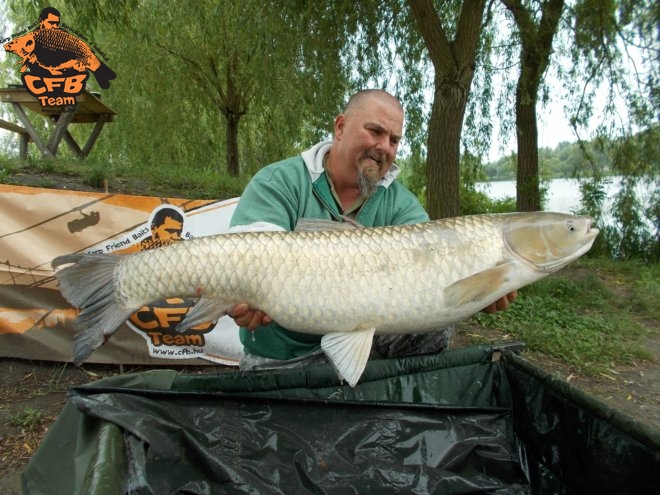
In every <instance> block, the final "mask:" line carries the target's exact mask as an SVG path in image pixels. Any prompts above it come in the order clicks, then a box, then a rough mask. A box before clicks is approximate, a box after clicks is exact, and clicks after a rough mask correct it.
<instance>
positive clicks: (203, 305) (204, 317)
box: [176, 297, 231, 332]
mask: <svg viewBox="0 0 660 495" xmlns="http://www.w3.org/2000/svg"><path fill="white" fill-rule="evenodd" d="M230 309H231V306H227V305H226V304H223V303H222V302H221V301H219V300H217V299H210V298H206V297H202V298H200V299H199V301H197V302H196V303H195V305H194V306H193V307H192V308H191V309H190V311H188V313H187V314H186V316H185V318H184V319H183V320H182V321H181V323H179V324H178V325H177V327H176V331H177V332H185V331H186V330H190V329H191V328H193V327H196V326H197V325H201V324H202V323H207V322H209V321H217V320H218V319H219V318H220V317H222V316H224V315H226V314H227V312H228V311H229V310H230Z"/></svg>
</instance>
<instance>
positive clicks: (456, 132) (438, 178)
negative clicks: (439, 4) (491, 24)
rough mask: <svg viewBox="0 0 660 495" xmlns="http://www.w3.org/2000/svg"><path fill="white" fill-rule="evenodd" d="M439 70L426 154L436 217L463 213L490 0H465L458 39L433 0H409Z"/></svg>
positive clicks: (428, 201) (428, 195)
mask: <svg viewBox="0 0 660 495" xmlns="http://www.w3.org/2000/svg"><path fill="white" fill-rule="evenodd" d="M408 6H409V7H410V10H411V12H412V14H413V17H414V18H415V24H416V25H417V27H418V29H419V32H420V34H421V35H422V38H423V39H424V43H425V45H426V48H427V49H428V52H429V57H430V59H431V62H432V63H433V68H434V70H435V83H434V85H435V94H434V98H433V106H432V109H431V120H430V122H429V132H428V155H427V158H426V179H427V185H426V209H427V211H428V214H429V216H430V217H431V218H445V217H452V216H458V215H460V213H461V206H460V184H459V177H460V173H459V172H460V170H459V166H460V149H461V148H460V146H461V131H462V128H463V118H464V116H465V108H466V105H467V100H468V96H469V95H470V86H471V85H472V78H473V76H474V61H475V57H476V51H477V47H478V44H479V37H480V35H481V31H482V20H483V13H484V9H485V6H486V0H465V1H464V2H463V4H462V6H461V11H460V13H459V14H458V20H457V22H456V32H455V37H454V39H453V40H450V39H449V38H448V37H447V34H446V33H445V31H444V30H443V27H442V23H441V21H440V16H439V14H438V12H437V11H436V7H435V4H434V2H433V0H408Z"/></svg>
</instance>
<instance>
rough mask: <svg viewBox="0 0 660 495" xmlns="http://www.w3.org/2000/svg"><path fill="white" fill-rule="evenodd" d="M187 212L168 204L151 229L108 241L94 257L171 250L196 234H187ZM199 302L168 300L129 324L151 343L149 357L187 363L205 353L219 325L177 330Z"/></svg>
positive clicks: (144, 227)
mask: <svg viewBox="0 0 660 495" xmlns="http://www.w3.org/2000/svg"><path fill="white" fill-rule="evenodd" d="M184 222H185V212H184V211H182V210H181V209H180V208H179V207H177V206H174V205H170V204H165V205H161V206H159V207H158V208H156V209H154V210H153V211H152V213H151V215H150V219H149V222H148V224H147V225H142V226H138V227H137V228H136V229H134V230H133V231H132V232H128V233H126V234H125V235H123V236H121V237H119V238H116V239H113V240H111V241H104V243H103V245H102V246H96V247H95V248H92V249H90V250H89V251H88V252H91V253H110V252H112V253H116V254H127V253H134V252H138V251H146V250H149V249H155V248H159V247H164V246H169V245H171V244H174V243H176V242H183V241H184V240H185V239H191V238H193V237H194V236H193V234H192V233H191V232H189V231H187V230H184ZM196 302H197V301H196V300H195V299H192V298H178V297H175V298H168V299H164V300H162V301H156V302H153V303H151V304H148V305H146V306H144V307H142V308H140V309H139V310H138V311H136V312H135V313H134V314H133V315H131V317H130V318H129V320H128V322H127V324H128V326H129V328H131V329H133V330H134V331H135V332H137V333H138V334H139V335H141V336H142V337H143V338H145V340H146V341H147V345H148V346H149V353H150V354H151V355H152V356H155V357H161V358H172V359H184V358H190V357H195V356H196V355H199V354H202V353H203V352H204V349H203V348H204V346H205V345H206V334H208V333H209V332H211V330H213V329H214V327H215V324H216V322H215V321H212V322H211V321H209V322H205V323H202V324H200V325H197V326H195V327H192V328H190V329H188V330H186V331H185V332H179V331H178V330H176V326H177V325H178V324H179V323H180V322H181V321H183V319H184V318H185V316H186V314H188V312H189V311H190V309H191V308H192V307H193V306H194V305H195V303H196Z"/></svg>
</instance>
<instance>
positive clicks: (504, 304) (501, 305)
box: [482, 290, 518, 314]
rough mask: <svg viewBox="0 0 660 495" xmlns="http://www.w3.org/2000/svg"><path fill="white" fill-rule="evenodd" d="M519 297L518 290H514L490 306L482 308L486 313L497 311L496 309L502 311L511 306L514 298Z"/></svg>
mask: <svg viewBox="0 0 660 495" xmlns="http://www.w3.org/2000/svg"><path fill="white" fill-rule="evenodd" d="M516 297H518V291H517V290H514V291H513V292H509V293H508V294H507V295H506V296H504V297H502V298H500V299H498V300H497V301H495V302H494V303H493V304H491V305H490V306H487V307H485V308H484V309H482V311H483V312H484V313H489V314H490V313H495V312H496V311H502V310H504V309H506V308H508V307H509V304H510V303H511V302H513V300H514V299H515V298H516Z"/></svg>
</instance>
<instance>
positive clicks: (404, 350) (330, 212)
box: [229, 90, 516, 369]
mask: <svg viewBox="0 0 660 495" xmlns="http://www.w3.org/2000/svg"><path fill="white" fill-rule="evenodd" d="M403 121H404V112H403V108H402V106H401V103H400V102H399V101H398V100H397V99H396V98H395V97H394V96H392V95H390V94H389V93H387V92H385V91H381V90H365V91H360V92H358V93H356V94H355V95H353V96H352V97H351V98H350V100H349V101H348V103H347V105H346V107H345V109H344V111H343V113H341V114H340V115H338V116H337V117H336V118H335V122H334V140H333V141H324V142H321V143H319V144H317V145H315V146H314V147H312V148H311V149H310V150H307V151H305V152H303V153H302V154H301V155H299V156H296V157H293V158H289V159H287V160H284V161H281V162H278V163H275V164H272V165H269V166H267V167H265V168H264V169H262V170H261V171H259V172H258V173H257V174H256V175H255V177H254V178H253V179H252V180H251V181H250V183H249V184H248V186H247V187H246V189H245V191H244V193H243V195H242V196H241V200H240V202H239V204H238V206H237V208H236V211H235V213H234V216H233V218H232V221H231V225H232V231H235V232H247V231H268V230H279V231H290V230H295V228H296V225H298V224H299V222H300V220H301V219H302V218H305V219H320V220H325V221H328V220H332V221H335V222H345V221H348V222H349V224H350V223H351V222H354V223H355V224H358V225H361V226H364V227H379V226H388V225H403V224H412V223H419V222H426V221H428V220H429V217H428V214H427V213H426V211H424V209H423V207H422V205H421V204H420V203H419V201H418V200H417V198H416V197H415V196H414V195H413V194H412V193H411V192H410V191H408V190H407V189H406V188H405V187H404V186H403V185H402V184H401V183H399V182H398V181H397V180H396V177H397V176H398V174H399V172H400V170H399V169H398V167H397V166H396V165H395V164H394V159H395V157H396V153H397V150H398V147H399V143H400V141H401V138H402V134H403ZM344 225H345V224H344ZM319 228H324V227H319ZM333 255H334V256H337V257H341V256H342V255H343V253H342V252H337V253H335V254H333ZM422 276H424V275H423V274H420V277H422ZM318 283H319V284H321V285H322V284H323V279H322V278H321V279H319V280H318ZM373 289H374V290H379V288H378V287H374V288H373ZM515 297H516V291H512V292H510V293H509V294H507V295H506V296H504V297H502V298H500V299H499V300H497V301H496V302H495V303H493V304H491V305H489V306H488V307H487V308H485V309H484V311H486V312H494V311H497V310H503V309H506V308H507V307H508V305H509V303H510V302H511V301H513V299H515ZM350 304H351V301H350V300H347V301H346V305H350ZM229 315H230V316H231V317H233V318H234V320H235V321H236V324H237V325H239V326H240V327H241V330H240V332H241V341H242V343H243V345H244V347H245V351H246V357H245V359H244V360H243V362H242V367H244V368H248V369H254V368H259V367H270V366H286V365H289V364H290V365H297V364H300V363H301V362H305V363H307V362H310V361H313V360H316V359H321V358H322V355H323V354H322V351H321V336H320V335H313V334H307V333H298V332H292V331H289V330H287V329H285V328H283V327H281V326H279V325H278V324H277V323H275V322H273V321H272V319H271V317H270V316H269V315H268V314H265V313H264V312H263V311H261V310H260V309H258V308H253V307H250V305H249V304H247V303H239V304H236V305H235V306H234V307H233V308H232V309H231V311H229ZM452 330H453V328H452V327H451V326H450V327H447V328H446V329H444V330H443V331H440V332H426V333H421V334H409V335H376V336H375V337H374V345H373V350H372V354H371V355H372V357H392V356H402V355H410V354H427V353H432V352H439V351H441V350H442V349H443V348H446V347H447V344H448V343H449V340H450V338H451V334H452Z"/></svg>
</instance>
